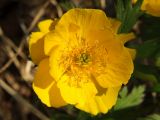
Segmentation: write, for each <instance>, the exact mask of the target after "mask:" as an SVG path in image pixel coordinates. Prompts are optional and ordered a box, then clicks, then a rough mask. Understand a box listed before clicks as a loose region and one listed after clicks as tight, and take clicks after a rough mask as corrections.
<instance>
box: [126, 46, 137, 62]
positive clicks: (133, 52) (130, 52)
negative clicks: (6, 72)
mask: <svg viewBox="0 0 160 120" xmlns="http://www.w3.org/2000/svg"><path fill="white" fill-rule="evenodd" d="M126 49H127V50H128V52H129V54H130V55H131V57H132V59H133V60H134V59H135V58H136V49H132V48H126Z"/></svg>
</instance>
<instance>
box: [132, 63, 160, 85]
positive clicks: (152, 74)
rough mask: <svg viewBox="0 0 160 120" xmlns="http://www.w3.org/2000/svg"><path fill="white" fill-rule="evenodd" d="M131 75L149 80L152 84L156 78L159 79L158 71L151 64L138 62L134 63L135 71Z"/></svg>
mask: <svg viewBox="0 0 160 120" xmlns="http://www.w3.org/2000/svg"><path fill="white" fill-rule="evenodd" d="M133 75H134V76H135V77H136V78H139V79H142V80H147V81H151V82H152V83H154V84H155V83H157V82H158V80H159V79H160V77H159V73H158V71H157V69H156V68H155V67H153V66H151V65H143V64H139V63H136V64H135V71H134V73H133Z"/></svg>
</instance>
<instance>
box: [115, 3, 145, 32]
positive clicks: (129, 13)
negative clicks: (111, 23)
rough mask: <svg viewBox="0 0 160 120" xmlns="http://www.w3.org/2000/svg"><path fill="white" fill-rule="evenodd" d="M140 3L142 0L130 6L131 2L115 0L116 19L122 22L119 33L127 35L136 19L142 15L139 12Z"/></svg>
mask: <svg viewBox="0 0 160 120" xmlns="http://www.w3.org/2000/svg"><path fill="white" fill-rule="evenodd" d="M142 2H143V0H138V1H137V2H136V4H135V5H134V6H132V2H131V0H117V5H116V13H117V19H119V20H120V21H121V22H122V24H121V27H120V28H119V33H128V32H129V31H130V30H131V29H132V27H133V26H134V24H135V23H136V22H137V19H138V18H139V17H140V16H141V15H142V12H141V11H140V8H141V4H142Z"/></svg>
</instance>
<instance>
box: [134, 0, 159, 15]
mask: <svg viewBox="0 0 160 120" xmlns="http://www.w3.org/2000/svg"><path fill="white" fill-rule="evenodd" d="M136 1H137V0H134V2H136ZM141 10H143V11H145V12H146V13H148V14H150V15H153V16H156V17H160V0H143V3H142V6H141Z"/></svg>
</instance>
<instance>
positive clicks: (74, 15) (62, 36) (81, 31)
mask: <svg viewBox="0 0 160 120" xmlns="http://www.w3.org/2000/svg"><path fill="white" fill-rule="evenodd" d="M110 26H111V23H110V21H109V19H108V18H107V17H106V15H105V13H104V12H103V11H102V10H96V9H79V8H76V9H71V10H69V11H68V12H67V13H65V14H64V15H63V16H62V17H61V19H60V20H59V22H58V23H57V25H56V27H55V31H54V32H53V33H51V34H49V35H48V37H47V38H46V39H45V53H46V55H49V54H50V53H51V50H52V48H53V47H54V46H55V45H57V44H63V43H65V44H66V45H75V44H78V43H81V42H83V39H87V37H86V35H87V34H88V32H90V31H91V30H93V29H109V28H110Z"/></svg>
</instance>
